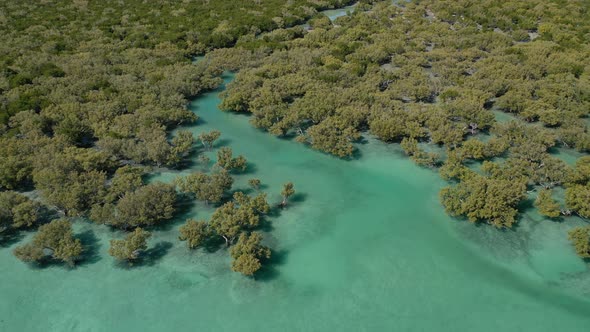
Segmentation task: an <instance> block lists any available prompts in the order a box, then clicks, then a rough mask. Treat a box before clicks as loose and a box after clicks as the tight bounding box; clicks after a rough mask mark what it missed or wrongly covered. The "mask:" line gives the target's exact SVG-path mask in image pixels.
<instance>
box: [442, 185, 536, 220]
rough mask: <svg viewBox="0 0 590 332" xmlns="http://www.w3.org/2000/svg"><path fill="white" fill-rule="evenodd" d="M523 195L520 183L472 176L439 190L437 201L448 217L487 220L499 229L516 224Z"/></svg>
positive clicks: (522, 186)
mask: <svg viewBox="0 0 590 332" xmlns="http://www.w3.org/2000/svg"><path fill="white" fill-rule="evenodd" d="M525 194H526V186H525V185H524V183H522V182H518V181H510V180H504V179H494V178H487V177H484V176H480V175H474V176H471V177H468V178H467V179H464V180H463V181H461V182H460V183H459V184H457V185H456V186H453V187H447V188H444V189H442V190H441V192H440V198H441V201H442V204H443V205H444V207H445V209H446V210H447V212H449V213H450V214H451V215H455V216H465V217H467V218H468V219H469V221H471V222H476V221H487V222H489V223H490V224H492V225H494V226H496V227H498V228H502V227H511V226H512V224H514V223H515V222H516V219H515V217H516V214H517V213H518V210H517V209H516V206H517V205H518V203H519V202H520V201H521V200H522V199H524V198H525Z"/></svg>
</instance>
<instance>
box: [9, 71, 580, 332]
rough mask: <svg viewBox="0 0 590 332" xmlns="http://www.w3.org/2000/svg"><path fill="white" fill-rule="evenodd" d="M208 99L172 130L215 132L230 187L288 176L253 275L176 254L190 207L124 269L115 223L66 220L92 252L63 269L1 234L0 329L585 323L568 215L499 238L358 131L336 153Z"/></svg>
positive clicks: (393, 150) (563, 327) (547, 326)
mask: <svg viewBox="0 0 590 332" xmlns="http://www.w3.org/2000/svg"><path fill="white" fill-rule="evenodd" d="M229 79H230V77H226V81H227V80H229ZM217 93H218V91H216V92H212V93H208V94H206V95H204V96H202V97H201V98H199V99H197V100H196V101H195V102H194V103H193V104H192V105H191V107H192V109H193V110H194V111H195V112H196V113H197V114H198V115H199V116H200V117H201V120H200V121H199V122H198V124H197V125H195V126H193V127H190V128H188V129H190V130H192V131H193V132H194V133H195V135H196V134H198V133H200V132H202V131H208V130H211V129H218V130H220V131H221V132H222V133H223V135H222V139H221V140H220V142H219V144H218V145H217V148H218V147H220V146H222V145H229V146H231V147H232V148H233V149H234V151H235V152H236V153H241V154H244V155H245V156H246V158H248V159H249V160H251V161H252V167H251V169H250V170H249V174H245V175H241V176H239V177H238V179H237V183H236V186H235V188H245V187H246V185H245V183H246V181H247V179H248V178H250V177H258V178H260V179H261V180H262V182H263V184H264V185H265V187H264V191H266V192H268V193H269V196H270V200H271V201H272V202H278V201H279V200H280V197H279V191H280V186H281V184H282V183H284V182H286V181H293V182H294V183H295V188H296V190H297V192H298V195H297V197H295V199H294V201H293V202H292V204H291V205H290V206H289V207H288V208H287V209H286V210H283V211H281V213H280V215H278V216H273V217H271V218H269V220H270V221H271V223H272V226H271V227H269V230H268V232H267V233H265V240H266V242H267V244H268V245H270V246H271V247H272V248H273V250H274V255H275V262H274V263H273V264H272V265H271V266H270V267H269V268H268V269H267V270H265V271H264V273H262V274H261V275H260V277H259V278H258V280H253V279H250V278H246V277H243V276H241V275H240V274H237V273H233V272H231V271H230V269H229V257H228V254H227V251H226V250H225V249H221V250H219V251H217V252H215V253H207V252H204V251H203V250H202V249H199V250H196V251H192V252H190V251H188V250H187V249H186V247H185V244H184V243H181V242H179V241H178V240H177V236H178V227H180V225H182V223H183V222H184V220H185V219H186V218H187V217H194V218H207V217H208V216H209V215H210V213H211V212H212V210H211V208H209V207H206V206H204V205H201V204H196V205H194V206H190V207H187V209H186V212H185V213H184V215H183V216H182V217H179V218H178V219H177V220H176V221H175V222H173V223H172V224H171V225H170V226H169V227H164V229H162V230H159V231H157V232H154V233H155V234H154V236H153V238H152V239H151V240H150V245H151V247H152V248H154V247H155V248H156V249H155V250H154V249H153V250H152V252H151V254H152V255H151V257H152V259H151V260H149V261H148V262H147V264H145V265H141V266H136V267H133V268H131V269H125V268H121V267H118V266H116V265H115V264H114V262H113V260H112V259H111V257H110V256H108V254H107V250H108V241H109V239H111V238H113V237H121V236H122V234H121V233H119V232H116V231H111V230H109V229H108V228H107V227H104V226H96V225H92V224H90V223H88V222H85V221H80V222H78V223H76V233H77V234H80V235H82V237H83V239H84V241H85V243H86V244H90V247H91V250H90V251H91V252H90V254H91V255H90V256H92V257H91V259H90V260H89V261H88V262H86V263H85V264H83V265H81V266H79V267H78V268H76V269H74V270H67V269H65V268H63V267H59V266H51V267H46V268H31V267H28V266H27V265H25V264H23V263H21V262H19V261H17V260H16V258H14V257H13V256H12V254H11V249H12V247H13V246H14V244H13V245H11V247H10V248H2V249H0V266H1V270H0V280H2V282H0V298H1V300H0V331H31V332H34V331H59V332H65V331H375V330H381V331H392V330H398V331H467V330H469V331H532V330H535V331H555V330H560V331H587V330H588V326H589V324H590V301H589V300H588V299H590V272H589V269H588V265H587V264H586V263H584V262H583V261H581V260H580V259H578V258H577V257H576V256H575V255H574V253H573V250H572V249H571V247H570V246H569V244H568V242H567V239H566V232H567V230H568V229H569V228H571V227H573V226H575V225H578V224H579V223H580V221H579V220H576V219H573V218H572V219H568V220H564V221H563V222H554V221H549V220H545V219H543V218H541V217H540V216H539V215H537V214H536V213H535V212H534V211H533V212H530V213H527V214H525V215H524V216H523V218H522V221H521V223H520V224H519V226H518V227H517V228H516V229H515V230H511V231H505V232H502V231H497V230H495V229H493V228H490V227H486V226H480V227H477V226H474V225H472V224H470V223H468V222H465V221H457V220H454V219H451V218H450V217H448V216H446V214H445V213H444V211H443V209H442V208H441V206H440V204H439V202H438V197H437V193H438V190H439V189H440V188H441V186H443V185H444V182H443V181H441V180H440V179H439V178H438V176H437V174H435V173H434V172H432V171H430V170H427V169H421V168H417V167H416V166H415V165H413V164H412V163H411V162H410V161H409V160H407V159H406V158H404V157H403V155H402V153H401V152H400V151H399V149H398V148H397V147H396V146H393V145H385V144H381V143H378V142H376V141H375V140H373V139H371V138H369V139H368V142H367V143H366V144H363V145H361V146H359V148H360V151H361V154H360V157H359V159H357V160H352V161H342V160H339V159H336V158H333V157H330V156H327V155H324V154H321V153H319V152H316V151H312V150H310V149H308V148H306V147H304V146H303V145H301V144H299V143H295V142H292V141H288V140H282V139H278V138H274V137H272V136H270V135H268V134H266V133H263V132H260V131H258V130H256V129H254V128H252V127H251V126H250V125H249V123H248V118H247V117H246V116H243V115H236V114H228V113H223V112H220V111H218V110H217V108H216V105H217V104H218V103H219V99H218V97H217ZM214 153H215V152H211V156H213V155H214ZM200 167H201V166H200V165H198V164H196V165H195V166H194V167H193V168H194V169H199V168H200ZM185 172H186V171H185ZM176 175H177V173H173V172H170V173H167V172H163V173H159V174H156V175H155V176H154V177H153V178H152V180H166V181H168V180H170V179H172V178H173V177H174V176H176Z"/></svg>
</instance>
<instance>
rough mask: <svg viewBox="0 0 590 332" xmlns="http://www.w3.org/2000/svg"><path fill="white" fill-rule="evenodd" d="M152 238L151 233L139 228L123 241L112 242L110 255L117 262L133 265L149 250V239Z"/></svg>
mask: <svg viewBox="0 0 590 332" xmlns="http://www.w3.org/2000/svg"><path fill="white" fill-rule="evenodd" d="M150 236H151V233H150V232H148V231H145V230H143V229H141V228H140V227H138V228H136V229H135V230H134V231H133V232H131V233H129V234H128V235H127V237H125V239H123V240H111V247H110V248H109V255H111V256H113V257H114V258H115V259H117V260H120V261H127V262H128V263H132V262H133V261H135V260H137V259H138V258H140V255H141V253H142V252H143V251H145V250H146V249H147V239H149V238H150Z"/></svg>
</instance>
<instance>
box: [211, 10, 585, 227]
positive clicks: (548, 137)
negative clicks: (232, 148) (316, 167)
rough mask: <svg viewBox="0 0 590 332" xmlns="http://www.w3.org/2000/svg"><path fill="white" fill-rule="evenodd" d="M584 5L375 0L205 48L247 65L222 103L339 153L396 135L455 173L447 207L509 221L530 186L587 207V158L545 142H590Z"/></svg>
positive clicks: (549, 203) (447, 174)
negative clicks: (301, 26)
mask: <svg viewBox="0 0 590 332" xmlns="http://www.w3.org/2000/svg"><path fill="white" fill-rule="evenodd" d="M363 9H364V11H363ZM589 13H590V11H588V5H587V4H586V3H583V2H581V1H570V2H567V3H564V2H562V1H546V0H532V1H526V2H522V1H503V0H484V1H479V2H477V3H475V2H472V1H468V0H460V1H451V0H446V1H434V0H422V1H412V2H408V3H399V4H394V5H391V4H389V3H377V4H374V5H373V6H372V7H371V6H362V8H360V9H359V10H356V11H355V13H354V14H352V15H350V16H347V17H342V18H339V19H338V20H337V21H336V22H335V23H332V22H330V21H329V20H326V19H320V18H318V20H317V22H316V23H315V24H313V25H312V29H311V30H310V31H300V30H297V29H282V30H281V29H279V30H275V31H273V32H272V33H269V34H266V35H264V36H263V37H262V38H258V39H257V40H252V39H248V38H242V39H241V40H240V41H238V43H237V45H236V47H235V48H234V49H232V50H223V51H215V52H213V53H211V54H210V55H208V57H209V59H211V61H212V63H215V64H216V65H220V66H224V67H225V68H228V69H231V70H238V71H239V73H238V74H237V75H236V79H235V81H233V82H232V83H231V84H229V86H228V89H227V90H226V91H225V92H224V93H223V94H222V97H223V102H222V104H221V107H222V108H223V109H224V110H228V111H234V112H247V113H250V114H251V115H252V117H251V123H252V124H253V125H254V126H256V127H259V128H263V129H265V130H267V131H268V132H269V133H271V134H273V135H277V136H287V137H295V138H296V140H297V141H300V142H303V143H305V144H309V145H310V146H311V147H313V148H315V149H318V150H321V151H324V152H326V153H330V154H333V155H335V156H338V157H343V158H348V157H350V156H352V155H353V154H354V150H355V145H354V143H355V142H356V141H357V140H358V139H359V138H360V137H361V134H362V133H363V132H365V133H366V132H368V133H370V134H372V135H374V136H376V137H377V138H379V139H381V140H383V141H385V142H392V143H401V147H402V148H403V149H404V151H405V152H406V154H407V155H408V156H409V157H410V158H411V159H412V160H414V161H415V162H416V163H418V164H420V165H423V166H428V167H433V168H437V167H440V169H439V170H440V174H441V176H442V177H443V178H445V179H447V180H449V181H451V182H452V184H451V186H449V187H447V188H444V189H443V190H442V191H441V193H440V197H441V201H442V203H443V205H444V206H445V208H446V210H447V211H448V212H449V213H450V214H452V215H456V216H464V217H466V218H468V219H469V220H471V221H474V222H475V221H482V222H487V223H490V224H493V225H495V226H497V227H511V225H513V224H514V223H515V222H516V220H517V219H518V217H517V214H518V210H519V206H520V204H521V202H522V201H523V200H524V199H526V198H527V197H528V193H530V192H533V191H538V195H537V198H536V201H535V206H537V208H538V209H539V211H540V212H541V213H542V214H544V215H546V216H548V217H552V218H555V217H558V216H560V215H569V214H572V213H575V214H577V215H579V216H581V217H584V218H588V217H590V189H589V188H590V187H589V185H588V183H589V182H588V179H589V178H590V175H589V174H590V169H589V168H588V166H587V165H588V161H587V159H584V158H582V159H580V160H579V161H578V164H577V166H576V168H575V169H572V167H570V166H569V165H567V164H566V163H565V162H563V161H562V160H561V159H558V158H556V157H554V156H552V155H551V153H550V152H551V151H552V149H555V148H556V147H566V148H574V149H576V150H578V151H580V152H583V153H588V152H590V132H589V131H588V126H587V123H588V122H587V118H588V116H589V115H590V94H589V93H588V91H590V72H589V71H588V69H587V68H590V58H589V57H588V56H587V54H589V53H590V46H588V45H590V43H589V42H590V36H589V35H588V34H587V33H586V31H587V29H588V27H589V25H588V22H590V14H589ZM502 113H508V114H510V115H511V117H512V118H513V119H514V120H511V121H497V120H496V114H502ZM498 118H500V117H498ZM425 145H431V146H437V149H436V150H442V151H444V153H442V154H436V153H431V152H429V150H433V149H425ZM441 148H442V149H441ZM479 164H481V167H473V165H479ZM560 186H561V187H564V188H566V199H565V206H562V205H561V204H560V203H558V201H557V200H556V199H554V198H553V197H552V194H553V192H554V191H553V188H555V187H560Z"/></svg>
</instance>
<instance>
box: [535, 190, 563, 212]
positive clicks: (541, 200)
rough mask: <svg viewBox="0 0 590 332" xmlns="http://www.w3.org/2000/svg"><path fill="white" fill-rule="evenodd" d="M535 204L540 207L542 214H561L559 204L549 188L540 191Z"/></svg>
mask: <svg viewBox="0 0 590 332" xmlns="http://www.w3.org/2000/svg"><path fill="white" fill-rule="evenodd" d="M535 206H536V207H537V209H539V213H540V214H542V215H544V216H547V217H550V218H556V217H559V215H560V214H561V210H560V208H559V204H558V203H557V202H556V201H555V200H554V199H553V198H552V197H551V190H549V189H542V190H541V191H539V195H538V196H537V199H536V200H535Z"/></svg>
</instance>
